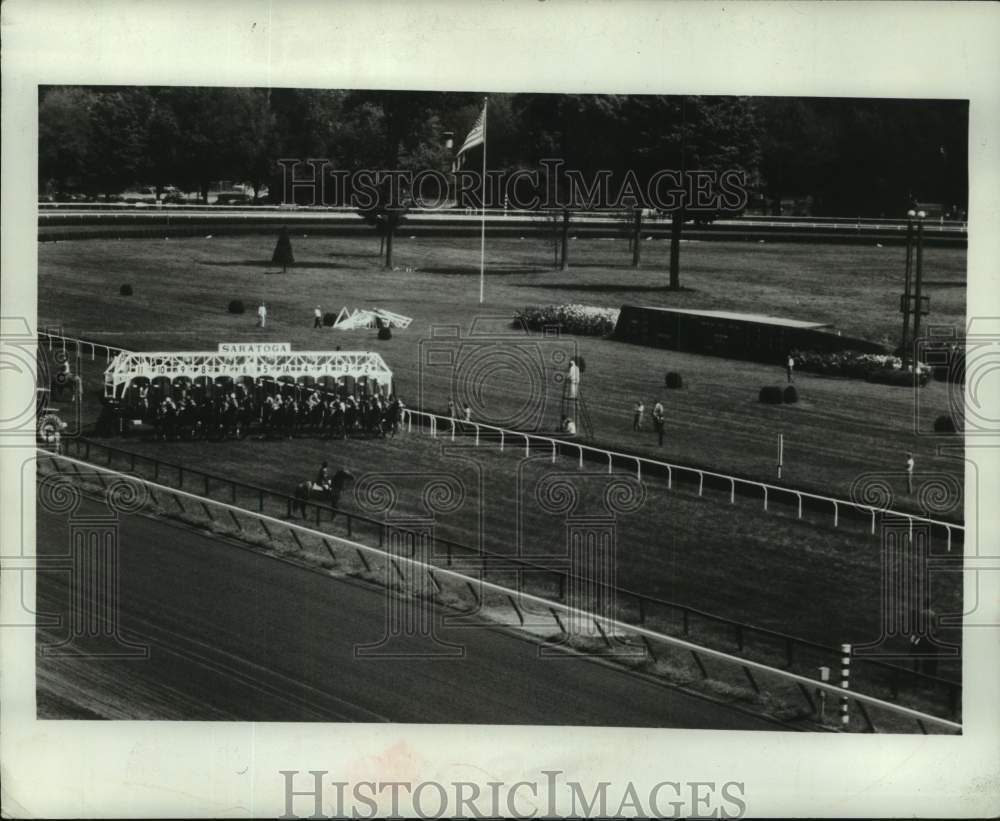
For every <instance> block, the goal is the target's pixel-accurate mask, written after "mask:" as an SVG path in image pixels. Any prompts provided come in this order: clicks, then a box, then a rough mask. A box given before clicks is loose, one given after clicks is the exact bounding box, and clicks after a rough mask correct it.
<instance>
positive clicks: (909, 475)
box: [906, 453, 916, 493]
mask: <svg viewBox="0 0 1000 821" xmlns="http://www.w3.org/2000/svg"><path fill="white" fill-rule="evenodd" d="M915 465H916V463H915V462H914V461H913V454H912V453H907V454H906V492H907V493H913V468H914V466H915Z"/></svg>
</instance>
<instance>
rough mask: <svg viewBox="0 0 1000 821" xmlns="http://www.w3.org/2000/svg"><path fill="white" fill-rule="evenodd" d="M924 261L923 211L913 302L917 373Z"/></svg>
mask: <svg viewBox="0 0 1000 821" xmlns="http://www.w3.org/2000/svg"><path fill="white" fill-rule="evenodd" d="M923 261H924V218H923V211H921V212H920V213H919V214H917V264H916V272H915V276H914V280H915V284H914V292H915V293H914V297H913V301H914V302H915V303H916V304H915V305H914V306H913V348H914V351H913V369H914V373H916V367H917V353H916V346H917V345H918V344H919V343H920V315H921V314H922V313H923V305H922V304H921V298H922V296H923V294H922V286H923V267H924V266H923Z"/></svg>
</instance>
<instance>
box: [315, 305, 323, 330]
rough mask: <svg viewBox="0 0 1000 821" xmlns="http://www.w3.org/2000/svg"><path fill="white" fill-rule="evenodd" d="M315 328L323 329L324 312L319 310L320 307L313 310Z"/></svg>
mask: <svg viewBox="0 0 1000 821" xmlns="http://www.w3.org/2000/svg"><path fill="white" fill-rule="evenodd" d="M313 327H314V328H322V327H323V312H322V311H321V310H320V309H319V305H317V306H316V307H315V308H313Z"/></svg>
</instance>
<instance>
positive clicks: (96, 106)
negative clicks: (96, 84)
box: [88, 88, 152, 197]
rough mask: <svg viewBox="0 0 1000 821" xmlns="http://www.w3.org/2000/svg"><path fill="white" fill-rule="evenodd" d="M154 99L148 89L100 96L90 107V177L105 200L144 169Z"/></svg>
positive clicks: (118, 91)
mask: <svg viewBox="0 0 1000 821" xmlns="http://www.w3.org/2000/svg"><path fill="white" fill-rule="evenodd" d="M151 107H152V99H151V97H150V94H149V92H148V91H146V90H145V89H139V88H126V89H115V90H109V91H105V92H103V93H100V94H97V95H96V96H95V98H94V103H93V105H92V106H91V107H90V151H89V152H88V153H89V163H88V169H89V172H90V173H89V174H88V177H89V179H90V182H91V186H92V187H93V190H95V191H97V192H100V193H103V194H104V195H105V196H106V197H107V196H108V195H110V194H115V193H118V192H119V191H122V190H123V189H124V188H125V187H126V186H128V185H131V184H132V183H134V182H136V180H137V179H138V177H139V176H141V172H142V171H143V170H144V169H145V162H146V160H145V157H146V122H147V120H148V118H149V113H150V110H151Z"/></svg>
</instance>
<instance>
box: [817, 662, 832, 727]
mask: <svg viewBox="0 0 1000 821" xmlns="http://www.w3.org/2000/svg"><path fill="white" fill-rule="evenodd" d="M819 680H820V681H822V682H823V683H824V684H826V683H827V682H828V681H829V680H830V668H829V667H820V668H819ZM816 695H817V696H818V697H819V720H820V723H821V724H822V723H823V722H824V721H826V690H824V689H823V688H822V687H817V688H816Z"/></svg>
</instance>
